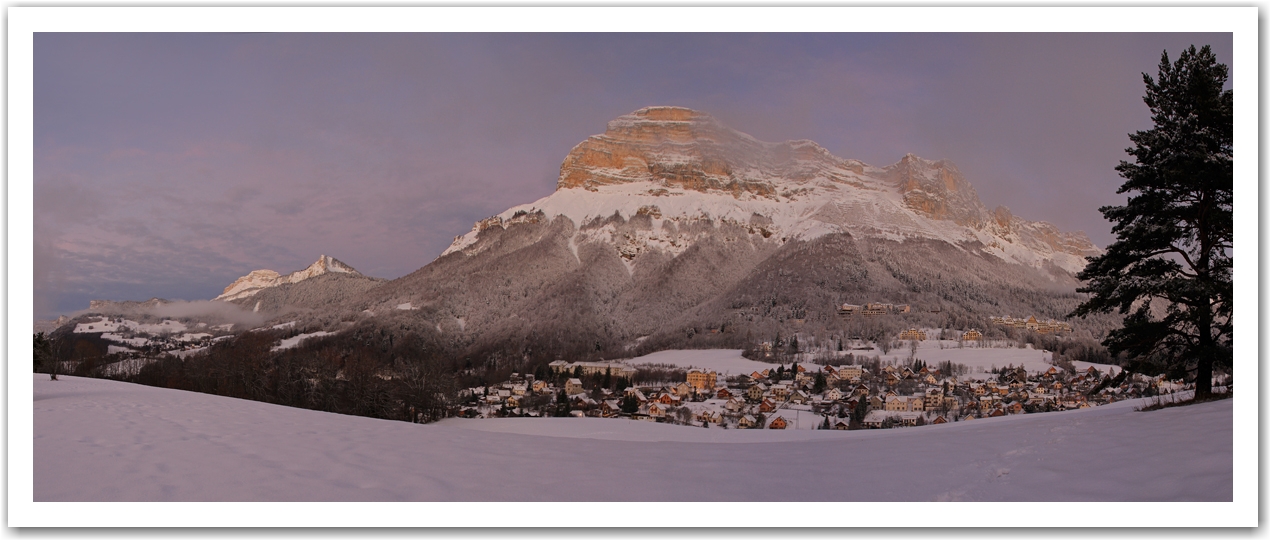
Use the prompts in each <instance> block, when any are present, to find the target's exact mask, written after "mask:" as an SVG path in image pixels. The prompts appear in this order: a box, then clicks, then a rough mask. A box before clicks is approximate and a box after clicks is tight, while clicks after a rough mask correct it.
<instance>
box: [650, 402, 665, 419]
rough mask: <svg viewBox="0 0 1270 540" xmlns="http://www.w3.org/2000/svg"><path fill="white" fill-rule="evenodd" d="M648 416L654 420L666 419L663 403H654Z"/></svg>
mask: <svg viewBox="0 0 1270 540" xmlns="http://www.w3.org/2000/svg"><path fill="white" fill-rule="evenodd" d="M648 416H651V417H653V418H665V417H666V408H665V407H664V406H663V405H662V404H661V403H657V402H653V403H652V404H650V405H649V406H648Z"/></svg>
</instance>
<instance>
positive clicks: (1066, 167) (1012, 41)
mask: <svg viewBox="0 0 1270 540" xmlns="http://www.w3.org/2000/svg"><path fill="white" fill-rule="evenodd" d="M1190 44H1195V45H1196V46H1201V45H1204V44H1210V45H1212V46H1213V50H1214V52H1215V53H1216V54H1217V57H1218V59H1219V61H1221V62H1223V63H1226V64H1227V65H1229V64H1230V58H1231V47H1232V42H1231V36H1230V34H1149V33H1125V34H1062V33H1056V34H568V35H562V34H334V35H324V34H206V35H204V34H194V35H190V34H36V37H35V58H34V60H35V62H34V66H35V81H34V92H35V104H34V105H35V109H34V111H35V116H34V117H35V134H34V135H35V185H34V188H35V191H34V193H35V208H34V216H35V289H36V297H35V300H36V304H35V309H36V316H37V317H41V318H42V317H47V316H51V315H56V314H59V313H66V312H70V311H73V310H76V309H83V308H85V307H87V305H88V300H90V299H95V298H106V299H114V300H125V299H133V300H142V299H147V298H150V297H153V296H159V297H165V298H181V299H187V300H195V299H206V298H211V297H213V296H215V295H217V294H219V293H220V291H221V289H223V288H224V287H225V286H226V285H228V284H229V283H230V282H231V281H233V280H234V279H235V278H237V277H239V276H241V275H243V274H245V273H247V272H248V271H250V270H253V269H258V268H269V269H273V270H277V271H279V272H290V271H294V270H298V269H301V268H303V267H305V266H307V265H308V264H309V263H311V262H313V261H314V260H316V259H317V257H318V255H319V254H326V255H330V256H333V257H336V258H338V259H340V260H342V261H344V262H346V263H348V264H350V265H352V266H353V267H355V268H357V269H358V270H360V271H361V272H362V273H365V274H368V275H372V276H378V277H388V278H395V277H399V276H402V275H405V274H407V273H410V272H412V271H414V270H416V269H418V268H419V267H421V266H423V265H425V264H427V263H428V262H430V261H431V260H433V259H434V258H436V256H437V255H439V254H440V253H441V251H443V250H444V249H445V248H446V247H447V246H448V245H449V244H450V242H451V241H452V240H453V238H454V236H455V235H459V234H463V233H465V232H467V231H468V230H469V229H470V228H471V226H472V223H473V222H474V221H476V220H478V219H481V218H484V217H488V216H490V215H493V214H495V213H498V212H501V211H502V210H504V209H506V208H508V207H511V206H514V205H517V204H523V203H527V202H531V201H533V200H535V199H538V198H540V197H543V196H545V195H548V194H550V193H551V192H552V190H553V189H554V188H555V181H556V176H557V174H558V173H559V167H560V162H561V161H562V160H563V158H564V156H565V154H567V153H568V151H569V149H570V148H572V147H573V146H574V145H575V144H577V143H578V142H581V141H582V140H583V139H585V138H586V137H587V136H589V135H592V134H596V133H601V132H603V131H604V126H605V123H606V122H608V121H609V120H611V119H613V118H615V117H617V116H620V115H622V114H626V113H629V112H631V111H634V110H636V109H639V108H641V107H645V106H649V105H680V106H686V107H692V108H694V109H698V110H701V111H705V112H708V113H710V114H712V115H714V116H715V117H717V118H719V119H720V120H722V121H723V122H724V123H725V124H727V125H729V126H731V127H733V128H736V129H738V130H740V131H743V132H746V133H749V134H751V135H753V136H755V137H757V138H759V139H761V140H765V141H782V140H787V139H811V140H814V141H816V142H818V143H820V144H821V145H822V146H824V147H825V148H827V149H829V151H831V152H833V153H834V154H836V155H839V156H842V157H845V158H855V159H860V160H862V161H864V162H866V163H869V164H872V165H878V166H885V165H888V164H891V163H894V162H895V161H897V160H899V158H900V157H902V156H903V155H904V154H905V153H908V152H912V153H914V154H917V155H919V156H922V157H925V158H930V159H942V158H946V159H950V160H952V161H953V162H954V163H956V164H957V166H958V168H960V169H961V171H962V172H963V173H964V174H965V175H966V177H967V178H968V179H969V180H970V182H971V183H972V184H973V185H974V186H975V189H976V190H977V191H978V192H979V196H980V198H981V199H983V202H984V204H986V205H987V206H988V207H989V208H992V207H995V206H996V205H999V204H1000V205H1006V206H1008V207H1010V209H1011V210H1012V211H1013V212H1014V214H1015V215H1018V216H1020V217H1023V218H1025V219H1031V220H1044V221H1049V222H1051V223H1054V224H1056V225H1058V226H1059V227H1060V228H1062V229H1064V230H1083V231H1085V232H1087V233H1088V234H1089V236H1090V237H1091V238H1092V239H1093V240H1094V242H1095V243H1096V244H1098V245H1100V246H1105V245H1106V244H1107V243H1109V242H1110V241H1111V240H1112V237H1111V235H1110V225H1109V224H1108V223H1107V222H1106V221H1104V220H1103V219H1102V216H1101V214H1100V213H1099V212H1098V210H1097V209H1098V207H1099V206H1102V205H1107V204H1120V203H1123V200H1124V199H1123V196H1118V195H1116V194H1115V190H1116V188H1117V187H1118V186H1119V185H1120V183H1121V179H1120V178H1119V177H1118V176H1117V175H1116V173H1115V170H1114V167H1115V165H1116V164H1117V163H1118V162H1119V161H1120V160H1121V159H1125V158H1126V157H1127V156H1126V154H1124V152H1123V150H1124V148H1126V147H1127V146H1129V145H1130V142H1129V140H1128V137H1127V134H1128V133H1129V132H1131V131H1135V130H1139V129H1147V128H1149V127H1150V118H1149V114H1148V111H1147V109H1146V106H1145V105H1144V104H1143V103H1142V94H1143V85H1142V80H1141V73H1142V72H1147V73H1150V74H1152V75H1153V76H1154V74H1155V72H1156V66H1157V64H1158V63H1159V59H1160V53H1161V52H1162V51H1164V50H1166V49H1167V50H1168V52H1169V55H1170V58H1176V57H1177V53H1178V52H1179V51H1180V50H1181V49H1182V48H1184V47H1186V46H1188V45H1190ZM1231 74H1232V77H1233V76H1234V74H1235V70H1234V66H1231Z"/></svg>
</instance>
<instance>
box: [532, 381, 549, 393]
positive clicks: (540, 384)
mask: <svg viewBox="0 0 1270 540" xmlns="http://www.w3.org/2000/svg"><path fill="white" fill-rule="evenodd" d="M530 388H532V389H533V390H534V392H538V393H541V392H545V391H547V381H534V384H533V385H532V386H530Z"/></svg>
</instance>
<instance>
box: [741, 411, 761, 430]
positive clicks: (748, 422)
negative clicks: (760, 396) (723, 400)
mask: <svg viewBox="0 0 1270 540" xmlns="http://www.w3.org/2000/svg"><path fill="white" fill-rule="evenodd" d="M756 425H758V420H757V419H755V418H754V417H753V416H750V415H748V414H747V415H745V416H742V417H741V419H740V420H738V421H737V422H736V427H739V428H741V429H750V428H753V427H754V426H756Z"/></svg>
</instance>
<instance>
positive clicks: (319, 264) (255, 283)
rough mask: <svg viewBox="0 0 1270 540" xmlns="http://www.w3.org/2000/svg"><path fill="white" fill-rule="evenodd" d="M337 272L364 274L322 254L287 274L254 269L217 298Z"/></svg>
mask: <svg viewBox="0 0 1270 540" xmlns="http://www.w3.org/2000/svg"><path fill="white" fill-rule="evenodd" d="M327 273H337V274H350V275H356V276H360V275H362V274H361V273H360V272H358V271H357V270H354V269H353V267H351V266H349V265H347V264H344V263H343V262H341V261H340V260H339V259H336V258H334V257H328V256H326V255H321V256H319V257H318V260H317V261H315V262H314V263H313V264H310V265H309V266H308V268H305V269H304V270H300V271H297V272H292V273H290V274H287V275H285V276H283V275H280V274H278V273H277V272H274V271H273V270H252V271H251V272H249V273H248V274H247V275H245V276H243V277H240V278H238V279H236V280H234V282H233V283H231V284H229V286H228V287H225V291H224V292H222V293H221V294H220V296H217V297H216V298H215V300H226V301H228V300H237V299H239V298H246V297H248V296H252V295H255V294H256V293H258V292H260V291H261V290H264V289H266V288H269V287H277V286H278V285H282V284H285V283H298V282H300V281H304V280H306V279H309V278H313V277H317V276H320V275H322V274H327Z"/></svg>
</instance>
